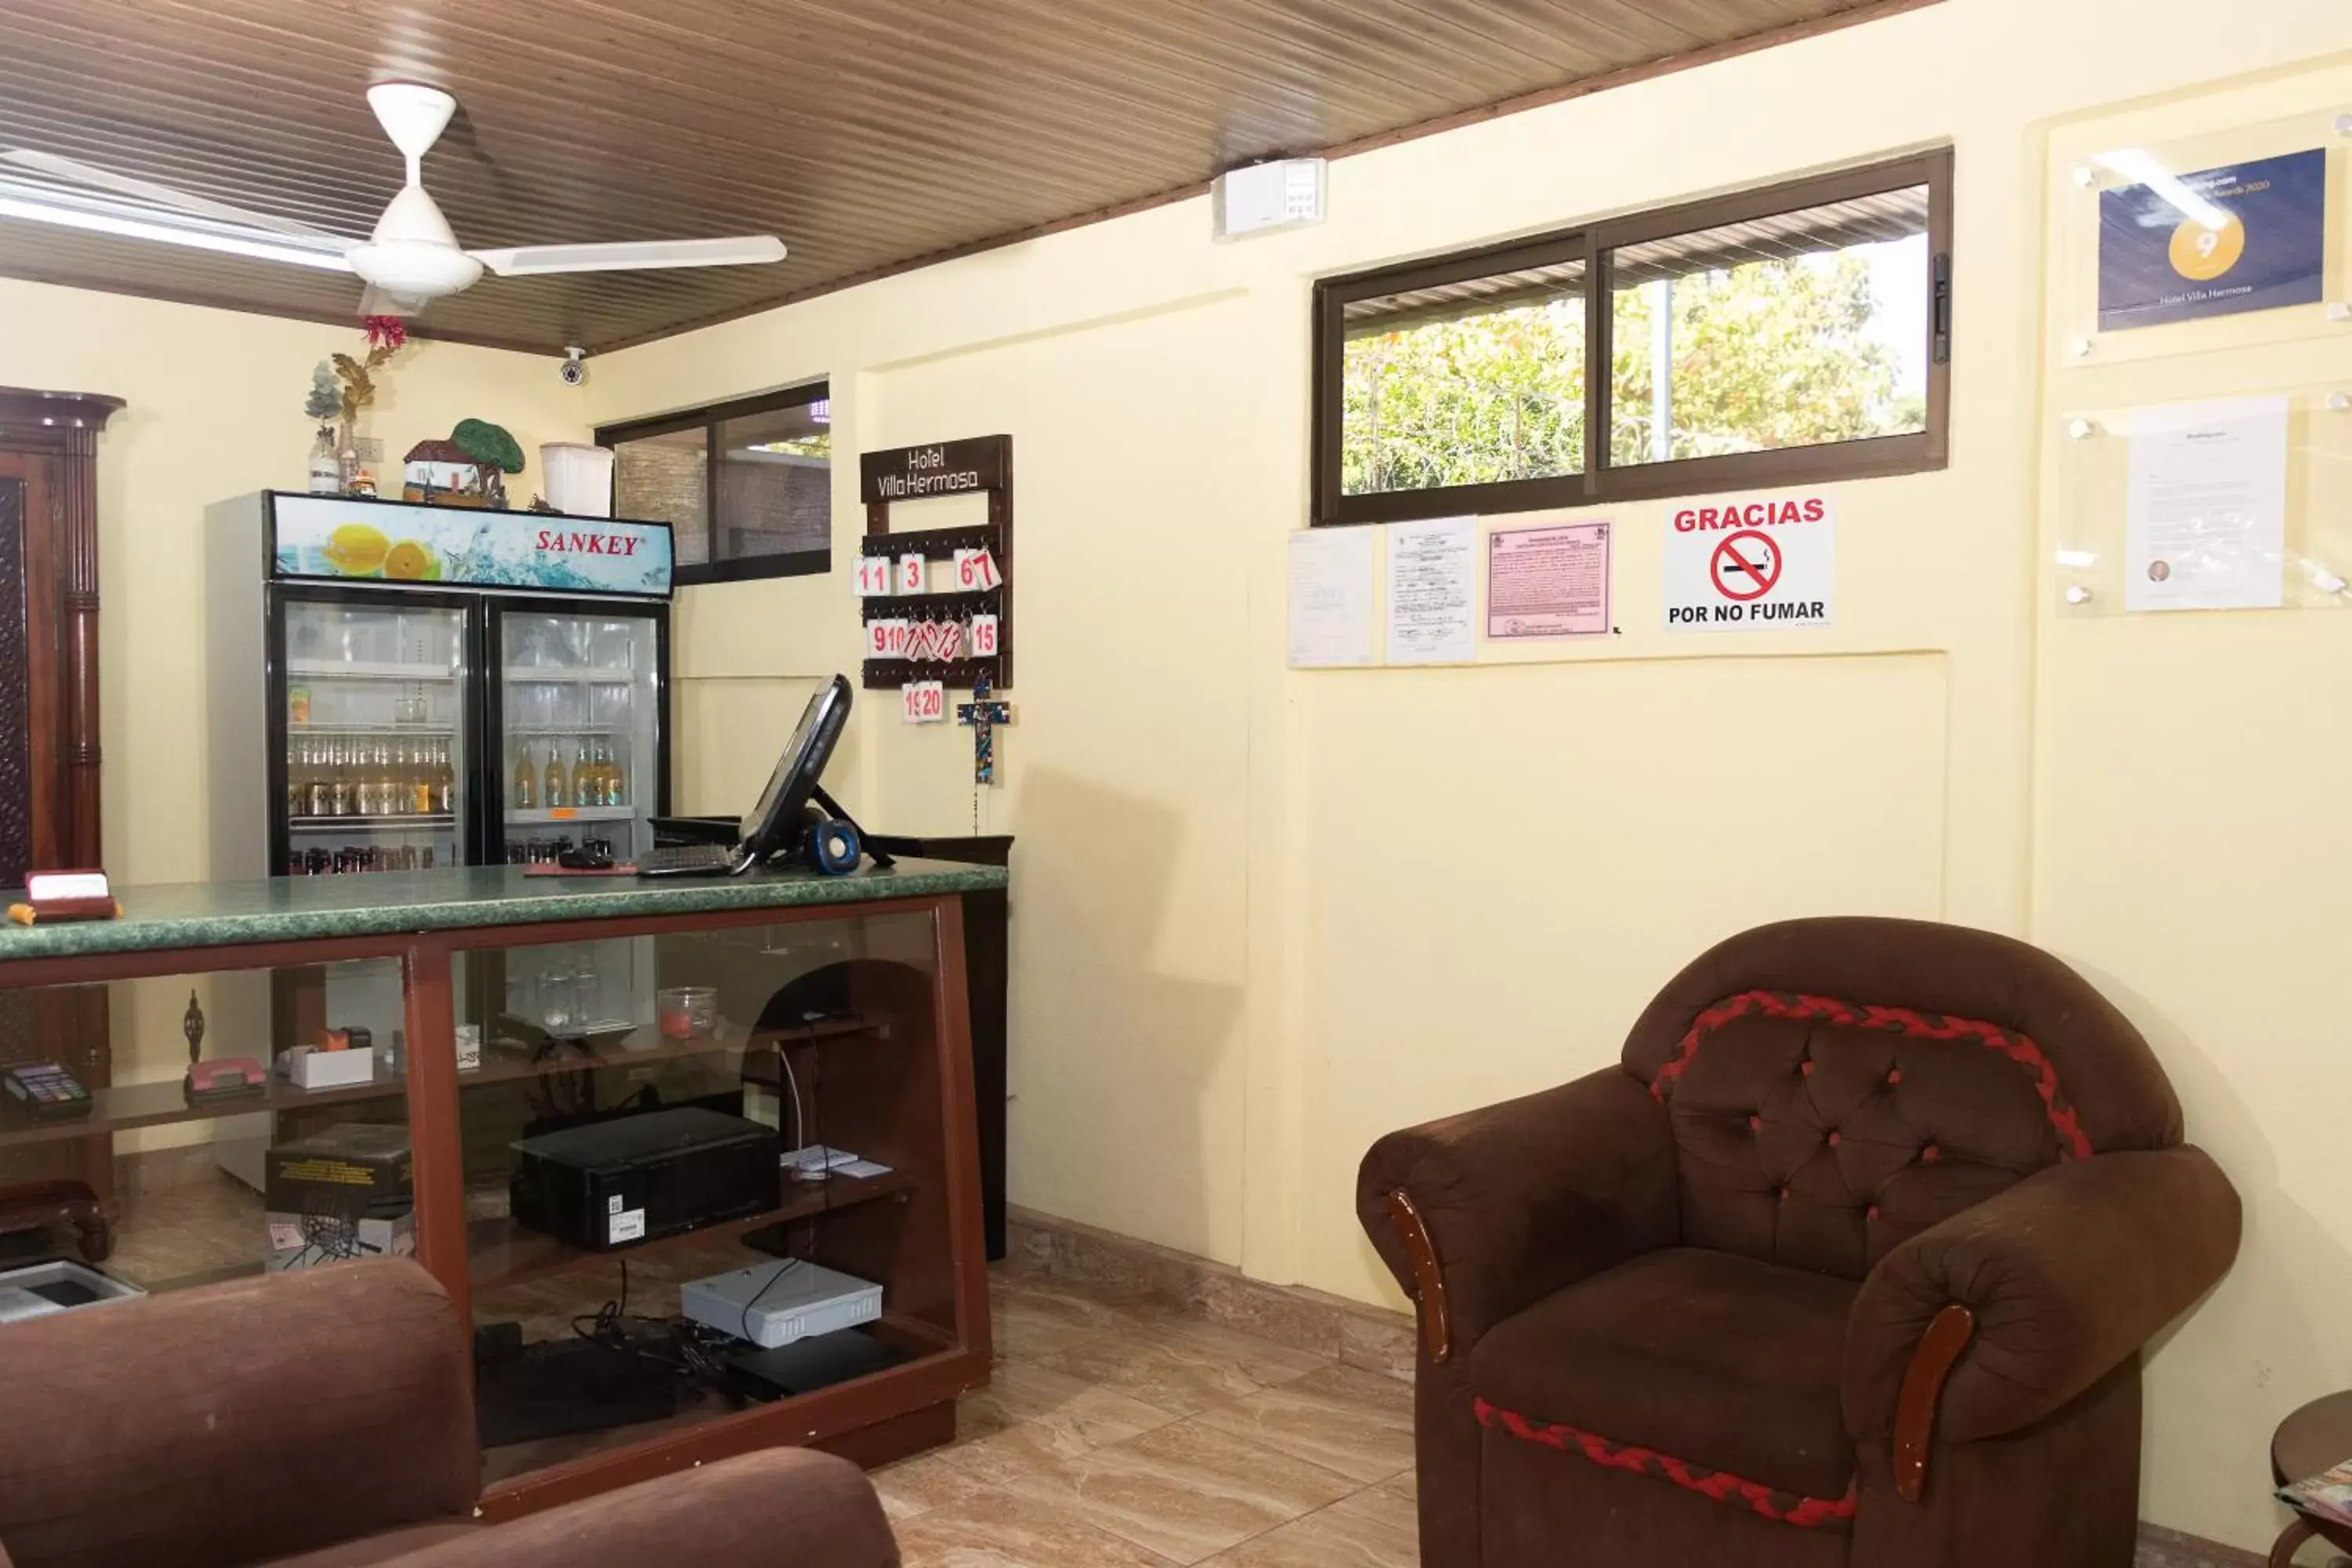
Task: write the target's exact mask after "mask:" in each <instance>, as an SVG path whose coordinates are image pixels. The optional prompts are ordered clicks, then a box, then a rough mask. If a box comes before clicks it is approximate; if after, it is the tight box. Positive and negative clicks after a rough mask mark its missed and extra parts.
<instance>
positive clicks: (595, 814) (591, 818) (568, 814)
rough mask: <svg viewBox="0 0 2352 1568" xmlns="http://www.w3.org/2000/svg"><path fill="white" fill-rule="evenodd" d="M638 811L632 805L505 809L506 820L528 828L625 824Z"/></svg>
mask: <svg viewBox="0 0 2352 1568" xmlns="http://www.w3.org/2000/svg"><path fill="white" fill-rule="evenodd" d="M638 809H639V808H638V807H636V806H634V805H556V806H545V805H542V806H520V805H514V806H509V807H508V808H507V820H508V821H509V822H514V823H520V824H522V825H523V826H529V827H541V826H552V825H554V824H557V823H563V822H626V821H628V820H629V819H630V818H632V817H634V816H636V815H637V813H638Z"/></svg>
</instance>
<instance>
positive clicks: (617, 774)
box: [604, 742, 629, 805]
mask: <svg viewBox="0 0 2352 1568" xmlns="http://www.w3.org/2000/svg"><path fill="white" fill-rule="evenodd" d="M604 783H605V790H606V793H607V794H609V795H611V796H612V799H611V800H610V801H609V802H607V804H608V805H628V804H629V775H628V774H627V773H624V772H622V770H621V748H620V745H619V743H618V742H613V743H611V744H608V745H607V746H606V747H605V748H604Z"/></svg>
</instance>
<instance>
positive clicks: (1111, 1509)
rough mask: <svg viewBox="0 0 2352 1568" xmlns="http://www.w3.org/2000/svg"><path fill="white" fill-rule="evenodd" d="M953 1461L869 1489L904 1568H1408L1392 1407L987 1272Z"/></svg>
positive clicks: (1361, 1383) (1212, 1335) (1268, 1345)
mask: <svg viewBox="0 0 2352 1568" xmlns="http://www.w3.org/2000/svg"><path fill="white" fill-rule="evenodd" d="M990 1293H991V1296H992V1300H993V1304H994V1308H995V1322H996V1353H997V1363H996V1366H995V1368H994V1369H993V1371H992V1376H991V1381H990V1384H989V1386H988V1387H987V1388H986V1389H984V1390H982V1391H981V1392H980V1393H977V1394H972V1395H971V1396H969V1397H967V1398H966V1399H965V1400H964V1402H963V1405H962V1408H961V1411H960V1412H959V1415H958V1420H957V1442H956V1443H955V1445H954V1446H953V1447H947V1448H941V1449H937V1450H934V1451H933V1452H931V1453H929V1454H925V1455H922V1456H920V1457H919V1458H914V1459H909V1460H908V1461H906V1462H904V1463H902V1464H898V1465H894V1466H891V1467H890V1468H887V1469H885V1470H882V1471H879V1472H877V1474H876V1476H875V1484H876V1485H877V1487H878V1488H879V1489H880V1490H881V1493H882V1501H883V1506H884V1507H885V1508H886V1509H887V1510H889V1513H890V1517H891V1521H892V1522H893V1525H894V1526H895V1528H896V1529H897V1531H898V1545H899V1550H900V1551H901V1552H903V1553H904V1554H905V1557H906V1564H907V1568H1173V1565H1175V1564H1182V1563H1202V1564H1207V1565H1209V1568H1416V1564H1417V1562H1418V1556H1419V1554H1418V1552H1417V1550H1416V1548H1415V1544H1414V1531H1413V1491H1412V1388H1411V1386H1410V1385H1408V1384H1403V1383H1399V1382H1397V1381H1395V1380H1393V1379H1391V1378H1387V1377H1383V1376H1381V1375H1380V1374H1379V1373H1370V1372H1360V1371H1358V1370H1356V1369H1355V1368H1353V1367H1346V1366H1341V1365H1339V1364H1338V1363H1335V1362H1332V1361H1329V1360H1328V1359H1326V1358H1324V1357H1322V1356H1318V1355H1314V1354H1310V1353H1308V1352H1302V1351H1295V1350H1288V1349H1286V1348H1284V1347H1282V1346H1280V1345H1277V1344H1275V1343H1274V1342H1271V1341H1268V1340H1261V1339H1258V1338H1255V1336H1253V1335H1249V1334H1244V1333H1237V1332H1234V1331H1232V1330H1230V1329H1223V1328H1219V1327H1216V1326H1214V1325H1213V1324H1208V1323H1203V1322H1200V1321H1195V1320H1192V1319H1188V1318H1183V1317H1179V1316H1177V1315H1175V1314H1173V1313H1171V1312H1167V1311H1164V1310H1160V1309H1157V1308H1153V1307H1150V1306H1146V1305H1141V1304H1139V1303H1137V1302H1133V1301H1127V1300H1118V1299H1115V1298H1108V1297H1105V1296H1101V1295H1092V1294H1082V1293H1080V1291H1079V1290H1078V1289H1076V1288H1075V1287H1073V1286H1072V1285H1070V1284H1069V1283H1068V1282H1066V1281H1064V1280H1058V1279H1048V1278H1046V1277H1045V1276H1044V1275H1042V1274H1036V1273H1027V1272H1014V1271H1009V1270H1006V1269H1003V1268H999V1269H997V1270H995V1271H992V1279H991V1281H990Z"/></svg>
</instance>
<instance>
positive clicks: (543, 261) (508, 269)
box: [469, 234, 784, 278]
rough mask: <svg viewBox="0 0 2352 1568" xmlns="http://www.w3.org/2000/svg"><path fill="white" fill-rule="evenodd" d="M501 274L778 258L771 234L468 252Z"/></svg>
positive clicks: (741, 263)
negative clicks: (730, 237)
mask: <svg viewBox="0 0 2352 1568" xmlns="http://www.w3.org/2000/svg"><path fill="white" fill-rule="evenodd" d="M469 254H470V255H471V256H472V257H473V258H474V259H475V260H477V261H478V262H480V263H481V264H482V265H483V266H485V267H487V268H489V269H490V270H491V271H493V272H495V273H497V274H498V275H499V277H501V278H530V277H533V276H536V275H538V274H540V273H545V272H629V271H639V270H655V269H661V268H672V267H752V266H758V265H760V264H761V263H764V262H770V261H782V259H783V258H784V242H783V241H782V240H781V239H778V238H777V237H775V236H774V235H772V234H747V235H740V236H738V237H734V238H732V239H642V240H635V239H633V240H621V241H618V242H616V243H614V244H611V245H526V246H522V247H519V248H517V249H513V250H477V251H472V252H469Z"/></svg>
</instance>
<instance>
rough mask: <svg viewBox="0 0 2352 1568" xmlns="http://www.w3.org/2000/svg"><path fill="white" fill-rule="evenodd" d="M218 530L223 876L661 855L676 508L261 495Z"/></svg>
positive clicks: (215, 587)
mask: <svg viewBox="0 0 2352 1568" xmlns="http://www.w3.org/2000/svg"><path fill="white" fill-rule="evenodd" d="M206 526H207V529H208V531H209V538H208V540H207V544H208V550H209V561H208V573H207V575H208V579H209V581H208V583H207V590H208V593H207V597H208V600H209V605H210V609H209V616H208V619H209V622H210V629H211V637H210V648H209V656H210V665H211V668H210V684H211V692H212V707H211V712H212V721H213V722H212V734H211V739H210V745H211V758H212V766H211V783H212V805H213V811H212V817H213V822H212V828H213V834H212V841H213V867H212V869H213V875H214V876H215V877H218V878H236V877H252V876H260V875H264V874H278V875H291V876H315V875H350V874H363V873H368V872H381V871H402V870H424V869H428V868H438V867H447V866H479V865H497V864H499V863H502V862H503V863H521V862H525V861H532V860H551V859H553V858H555V856H556V855H557V854H558V853H560V852H561V851H562V849H564V848H567V847H573V846H577V845H583V844H587V843H591V842H597V841H602V842H603V843H604V844H607V845H609V846H610V847H611V848H612V850H613V851H614V855H615V857H616V858H624V859H625V858H629V857H630V856H633V855H635V853H637V852H638V851H639V850H642V849H647V848H650V847H652V845H653V823H652V819H653V817H654V816H655V815H656V814H657V813H659V812H661V811H663V810H665V809H667V805H668V799H667V797H668V791H669V735H668V725H667V713H666V711H665V709H666V705H667V693H668V668H667V665H668V657H669V606H668V598H669V591H670V568H671V557H670V533H669V526H668V525H667V523H661V522H630V521H608V520H605V519H601V518H599V519H591V518H567V517H558V516H553V515H550V514H543V513H536V512H496V511H478V510H467V509H462V508H449V507H425V506H413V505H409V504H406V503H404V502H399V501H381V500H353V499H348V498H344V497H340V496H315V495H301V494H290V493H279V492H265V493H263V494H260V495H256V496H247V497H243V498H240V499H238V500H233V501H224V502H222V503H220V504H219V505H216V506H215V507H213V508H211V509H210V510H209V512H208V513H207V517H206Z"/></svg>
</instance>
